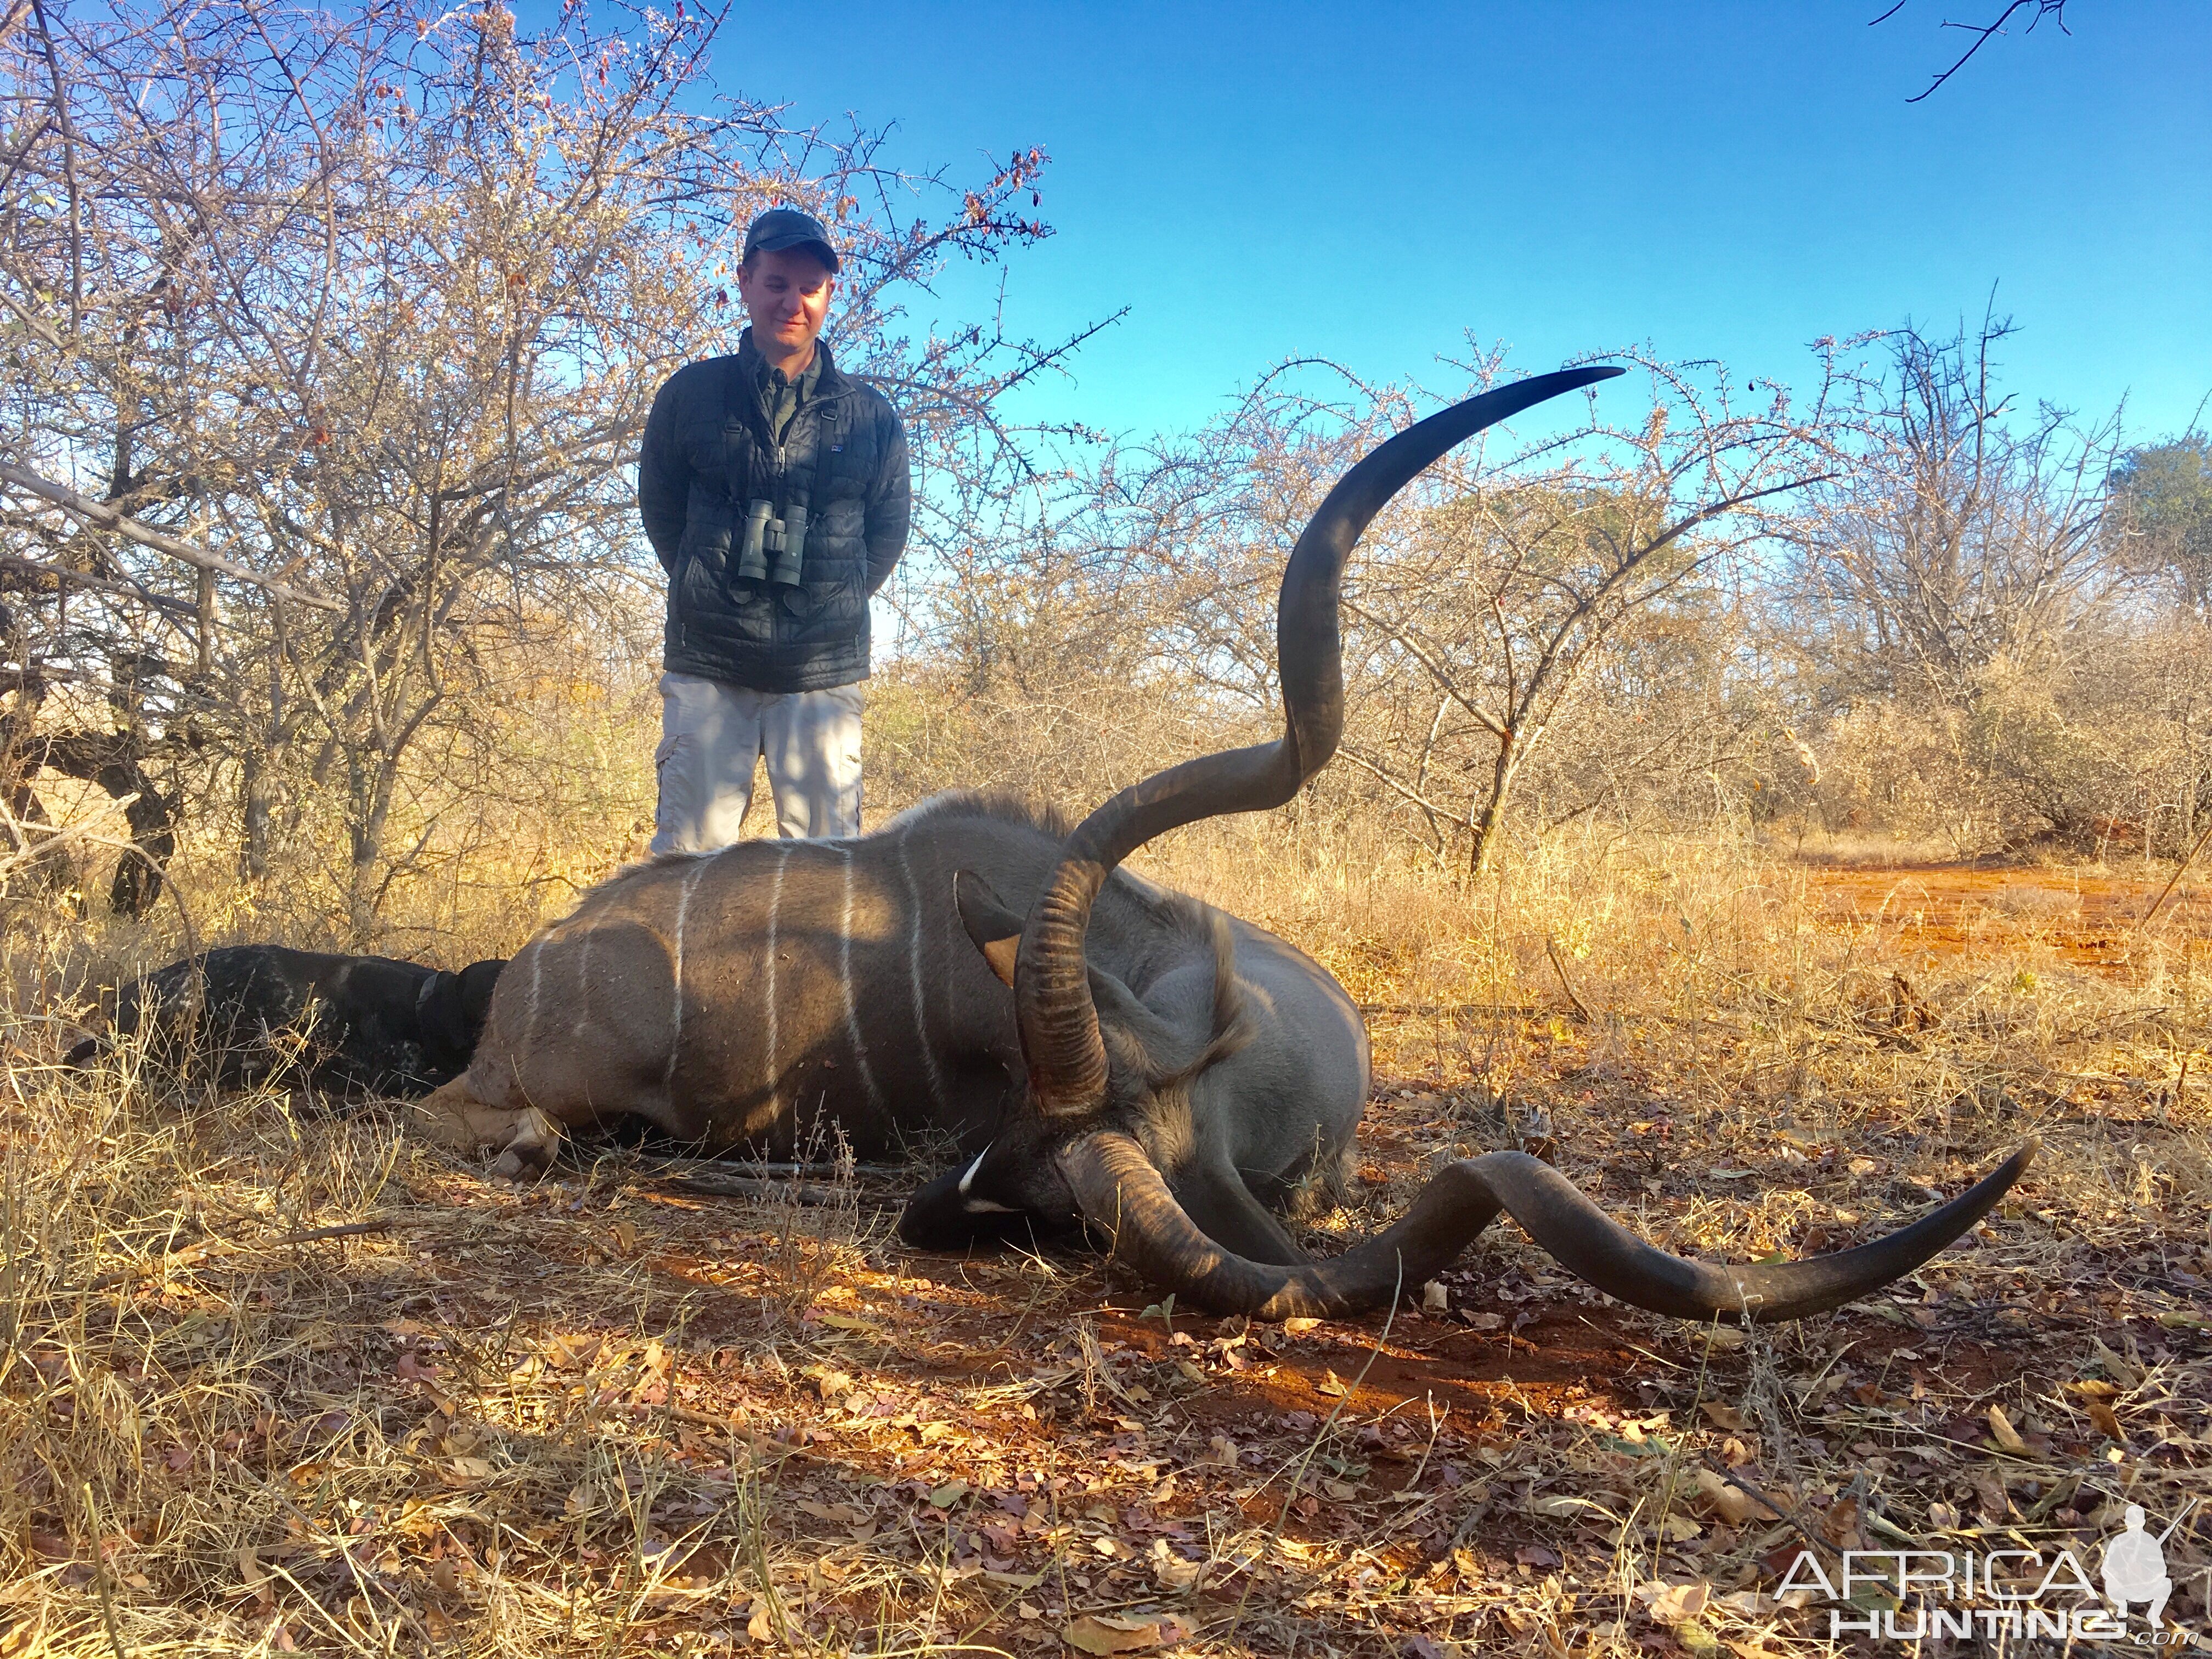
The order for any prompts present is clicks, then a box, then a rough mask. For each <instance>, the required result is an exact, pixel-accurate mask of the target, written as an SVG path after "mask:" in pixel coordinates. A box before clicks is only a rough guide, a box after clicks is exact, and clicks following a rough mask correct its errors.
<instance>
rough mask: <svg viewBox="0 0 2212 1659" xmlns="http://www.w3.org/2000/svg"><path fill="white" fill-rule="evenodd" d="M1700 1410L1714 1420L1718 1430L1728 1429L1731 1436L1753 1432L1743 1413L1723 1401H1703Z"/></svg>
mask: <svg viewBox="0 0 2212 1659" xmlns="http://www.w3.org/2000/svg"><path fill="white" fill-rule="evenodd" d="M1698 1409H1699V1411H1701V1412H1703V1413H1705V1415H1706V1416H1707V1417H1708V1418H1710V1419H1712V1425H1713V1426H1714V1427H1715V1428H1717V1429H1726V1430H1727V1431H1729V1433H1730V1434H1748V1433H1750V1432H1751V1425H1750V1424H1749V1423H1747V1422H1746V1421H1745V1420H1744V1416H1743V1413H1741V1412H1740V1411H1738V1410H1737V1409H1736V1408H1735V1407H1733V1406H1731V1405H1728V1404H1726V1403H1725V1402H1723V1401H1718V1400H1701V1401H1699V1402H1698Z"/></svg>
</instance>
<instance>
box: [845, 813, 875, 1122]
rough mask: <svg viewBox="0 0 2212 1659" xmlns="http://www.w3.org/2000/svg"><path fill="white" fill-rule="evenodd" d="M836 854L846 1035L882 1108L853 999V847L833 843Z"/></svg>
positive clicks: (872, 1097)
mask: <svg viewBox="0 0 2212 1659" xmlns="http://www.w3.org/2000/svg"><path fill="white" fill-rule="evenodd" d="M832 844H833V845H834V846H835V847H836V849H837V855H838V856H839V857H840V858H842V859H843V860H845V923H844V926H843V927H840V928H839V929H838V930H837V934H838V938H837V977H838V978H839V979H840V980H842V981H844V986H845V1034H846V1036H848V1037H850V1038H851V1039H852V1043H853V1058H854V1060H856V1061H858V1062H859V1064H860V1081H861V1082H862V1083H863V1084H864V1085H866V1087H867V1091H868V1104H870V1105H871V1106H880V1105H882V1104H883V1103H884V1097H883V1096H882V1095H881V1094H880V1093H878V1091H877V1089H876V1074H875V1072H874V1070H873V1068H872V1067H871V1066H869V1064H868V1045H867V1044H866V1042H864V1041H862V1040H861V1036H860V1006H859V1004H858V1003H857V1002H855V1000H854V997H853V848H852V845H851V843H849V842H842V841H841V842H833V843H832Z"/></svg>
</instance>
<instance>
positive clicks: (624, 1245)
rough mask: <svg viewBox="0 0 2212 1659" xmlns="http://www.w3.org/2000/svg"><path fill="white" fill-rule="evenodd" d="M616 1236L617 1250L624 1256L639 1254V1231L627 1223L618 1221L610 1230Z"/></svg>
mask: <svg viewBox="0 0 2212 1659" xmlns="http://www.w3.org/2000/svg"><path fill="white" fill-rule="evenodd" d="M609 1231H611V1232H612V1233H613V1234H614V1236H615V1248H616V1249H618V1250H620V1251H621V1252H622V1253H623V1255H635V1254H636V1253H637V1229H636V1228H635V1227H633V1226H631V1225H629V1222H627V1221H617V1222H616V1223H615V1225H613V1226H612V1227H611V1229H609Z"/></svg>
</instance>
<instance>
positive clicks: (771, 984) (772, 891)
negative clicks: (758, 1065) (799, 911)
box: [768, 847, 791, 1108]
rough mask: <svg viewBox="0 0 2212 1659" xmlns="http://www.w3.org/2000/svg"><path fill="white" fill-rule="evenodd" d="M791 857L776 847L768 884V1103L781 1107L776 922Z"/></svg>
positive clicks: (789, 853) (786, 848) (789, 852)
mask: <svg viewBox="0 0 2212 1659" xmlns="http://www.w3.org/2000/svg"><path fill="white" fill-rule="evenodd" d="M790 857H791V849H790V848H788V847H779V848H776V849H775V875H773V876H771V877H770V878H769V884H768V1103H769V1105H770V1106H771V1107H779V1108H780V1106H781V1103H780V1102H779V1101H778V1100H777V1099H776V1095H775V1080H776V1079H777V1077H778V1076H780V1075H781V1073H779V1072H778V1071H777V1069H776V1060H775V1037H776V1031H775V923H776V917H777V915H778V914H779V913H780V912H781V910H782V909H783V866H784V865H785V863H786V862H787V860H789V859H790Z"/></svg>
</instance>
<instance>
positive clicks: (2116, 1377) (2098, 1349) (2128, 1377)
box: [2089, 1337, 2143, 1389]
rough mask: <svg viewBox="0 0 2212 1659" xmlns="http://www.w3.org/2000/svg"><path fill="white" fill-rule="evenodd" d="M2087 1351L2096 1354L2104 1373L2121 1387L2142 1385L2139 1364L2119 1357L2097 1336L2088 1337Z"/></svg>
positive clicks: (2128, 1387)
mask: <svg viewBox="0 0 2212 1659" xmlns="http://www.w3.org/2000/svg"><path fill="white" fill-rule="evenodd" d="M2089 1351H2090V1352H2092V1353H2093V1354H2095V1355H2096V1356H2097V1363H2098V1364H2100V1365H2102V1366H2103V1367H2104V1368H2105V1370H2106V1374H2107V1375H2108V1376H2111V1377H2112V1380H2113V1381H2114V1382H2116V1383H2118V1384H2119V1385H2120V1386H2121V1387H2122V1388H2124V1389H2140V1388H2141V1387H2142V1381H2143V1374H2142V1367H2141V1366H2139V1365H2136V1364H2134V1363H2133V1362H2132V1361H2130V1360H2126V1359H2123V1358H2120V1357H2119V1355H2118V1354H2116V1353H2114V1352H2112V1350H2111V1349H2110V1348H2108V1347H2106V1346H2105V1345H2104V1343H2103V1341H2102V1340H2100V1339H2099V1338H2097V1337H2091V1338H2090V1339H2089Z"/></svg>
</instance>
